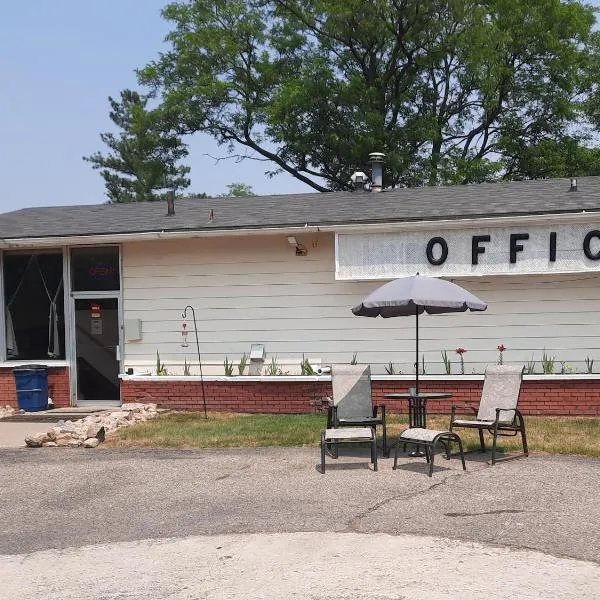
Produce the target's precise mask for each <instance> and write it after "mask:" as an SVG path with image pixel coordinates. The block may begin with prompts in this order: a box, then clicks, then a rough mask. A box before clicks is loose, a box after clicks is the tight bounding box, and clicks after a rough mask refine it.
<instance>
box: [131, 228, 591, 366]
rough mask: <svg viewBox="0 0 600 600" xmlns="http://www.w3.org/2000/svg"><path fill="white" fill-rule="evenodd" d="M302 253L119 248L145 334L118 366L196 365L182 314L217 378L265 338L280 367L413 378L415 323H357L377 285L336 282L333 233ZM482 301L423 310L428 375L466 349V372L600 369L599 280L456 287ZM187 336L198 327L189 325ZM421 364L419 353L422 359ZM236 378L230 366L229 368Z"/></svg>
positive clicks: (221, 243) (491, 280) (185, 244)
mask: <svg viewBox="0 0 600 600" xmlns="http://www.w3.org/2000/svg"><path fill="white" fill-rule="evenodd" d="M296 237H297V238H298V241H299V242H301V243H302V244H303V245H304V246H306V248H307V249H308V255H307V256H305V257H300V256H295V253H294V248H293V247H292V246H290V245H289V244H288V242H287V240H286V237H285V236H284V235H281V236H260V235H257V236H247V237H244V238H238V237H228V238H197V239H189V240H182V241H172V240H169V241H156V242H136V243H128V244H124V246H123V303H124V305H123V307H124V318H125V319H126V320H127V319H140V320H141V321H142V332H143V333H142V339H141V340H140V341H134V342H129V341H126V342H125V360H124V367H125V368H127V367H133V368H134V369H135V370H136V372H138V371H140V370H144V369H153V368H154V365H155V362H156V351H157V350H158V351H159V353H160V358H161V361H162V362H163V363H165V365H166V366H167V369H168V370H169V372H172V373H177V372H180V371H181V368H182V365H183V361H184V357H185V358H186V359H187V361H188V362H192V363H193V362H194V361H195V360H196V358H195V356H196V352H195V350H196V348H195V338H194V333H193V331H191V333H190V335H189V336H188V343H189V347H188V348H182V347H181V323H182V318H181V313H182V311H183V309H184V307H185V306H186V305H187V304H191V305H192V306H193V307H194V308H195V309H196V318H197V321H198V333H199V340H200V350H201V352H202V358H203V361H204V362H205V363H206V372H207V373H211V374H215V375H217V374H223V360H224V358H225V356H226V355H227V356H228V357H229V360H233V361H234V362H235V363H237V361H238V360H239V358H240V356H241V355H242V354H243V353H244V352H245V353H247V354H248V353H249V351H250V345H251V344H252V343H264V344H265V347H266V351H267V360H266V362H267V363H268V362H269V361H270V360H271V358H272V357H273V356H277V361H278V362H279V363H280V364H281V365H282V367H283V370H284V371H289V372H290V374H293V373H295V372H297V371H298V369H299V363H300V360H301V358H302V354H304V355H305V356H306V357H309V358H310V359H313V360H315V361H316V362H320V363H321V364H331V363H336V362H342V363H347V362H350V360H351V359H352V356H353V354H354V353H355V352H356V353H357V355H358V361H359V362H361V363H370V364H371V365H373V371H374V373H384V372H385V371H384V366H385V365H387V364H388V363H389V362H390V361H391V362H393V364H394V366H395V368H396V369H398V368H400V369H401V370H402V372H403V373H405V374H406V373H410V372H412V371H413V367H412V364H413V362H414V334H415V319H414V318H413V317H408V318H406V317H405V318H395V319H387V320H385V319H379V318H378V319H369V318H365V317H355V316H354V315H352V313H351V312H350V308H351V307H352V306H353V305H355V304H356V303H358V302H359V301H360V300H361V299H362V298H363V297H364V296H366V295H367V294H368V293H369V292H371V291H372V290H373V289H375V288H376V287H377V286H378V285H379V284H380V282H376V281H368V282H351V281H336V280H335V257H334V236H333V234H318V235H315V234H306V235H301V234H299V235H297V236H296ZM456 281H457V283H459V285H462V286H464V287H466V288H467V289H468V290H470V291H471V292H473V293H474V294H475V295H477V296H479V297H480V298H482V299H483V300H486V301H487V302H488V303H489V308H488V310H487V311H486V312H484V313H462V314H455V315H436V316H430V315H423V316H422V317H420V319H419V321H420V340H421V342H420V347H421V352H422V354H424V355H425V369H426V372H427V374H435V373H443V372H444V368H443V363H442V359H441V354H440V353H441V351H442V350H447V351H448V355H449V357H450V358H451V360H452V362H453V363H454V367H453V372H457V369H458V366H457V365H458V356H457V355H456V354H455V352H454V349H455V348H457V347H459V346H462V347H464V348H466V349H467V353H466V354H465V355H464V358H465V373H467V374H469V373H472V372H473V371H475V372H482V371H483V368H484V365H485V364H488V363H495V362H496V361H497V359H498V351H497V346H498V345H499V344H504V345H505V346H506V348H507V349H506V352H505V354H504V359H505V362H507V363H511V362H520V363H525V362H528V361H530V360H531V359H532V357H533V359H534V360H535V361H537V362H538V365H537V371H538V372H540V371H541V367H540V365H539V361H540V359H541V356H542V352H543V351H544V350H545V351H546V352H547V353H548V354H549V355H552V356H555V358H556V361H557V365H556V368H557V370H559V369H560V364H559V361H565V363H567V364H568V365H571V366H572V367H573V368H574V369H577V370H578V371H579V372H584V371H585V364H584V361H585V358H586V356H590V357H591V358H595V359H596V364H595V370H597V369H600V276H598V275H596V274H591V273H582V274H577V275H548V276H543V275H535V276H533V275H531V276H518V277H516V276H514V277H504V276H490V277H485V278H469V279H460V280H456ZM187 323H188V330H193V324H192V321H191V318H189V319H188V321H187ZM419 360H421V358H420V359H419ZM235 372H237V369H236V370H235Z"/></svg>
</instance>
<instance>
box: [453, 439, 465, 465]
mask: <svg viewBox="0 0 600 600" xmlns="http://www.w3.org/2000/svg"><path fill="white" fill-rule="evenodd" d="M454 435H455V437H454V440H455V441H456V442H457V443H458V451H459V452H460V460H461V461H462V468H463V471H466V470H467V465H465V453H464V452H463V445H462V440H461V439H460V437H459V436H458V435H456V434H454Z"/></svg>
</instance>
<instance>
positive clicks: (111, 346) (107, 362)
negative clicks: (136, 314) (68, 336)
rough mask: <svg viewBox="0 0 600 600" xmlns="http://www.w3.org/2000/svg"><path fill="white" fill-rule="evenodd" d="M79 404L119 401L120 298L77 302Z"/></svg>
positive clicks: (76, 343) (76, 337) (83, 299)
mask: <svg viewBox="0 0 600 600" xmlns="http://www.w3.org/2000/svg"><path fill="white" fill-rule="evenodd" d="M75 351H76V365H77V404H78V405H81V404H90V403H98V402H111V403H119V402H120V388H119V359H120V356H119V301H118V298H97V299H93V298H92V299H90V298H76V299H75Z"/></svg>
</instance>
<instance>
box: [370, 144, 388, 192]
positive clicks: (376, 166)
mask: <svg viewBox="0 0 600 600" xmlns="http://www.w3.org/2000/svg"><path fill="white" fill-rule="evenodd" d="M384 158H385V154H384V153H383V152H371V154H369V162H370V163H371V172H372V177H371V180H372V181H373V191H374V192H381V191H382V190H383V159H384Z"/></svg>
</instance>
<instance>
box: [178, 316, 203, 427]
mask: <svg viewBox="0 0 600 600" xmlns="http://www.w3.org/2000/svg"><path fill="white" fill-rule="evenodd" d="M188 308H189V309H190V310H191V311H192V319H193V320H194V332H195V333H196V350H198V364H199V365H200V387H201V388H202V404H203V406H204V418H205V419H208V415H207V414H206V394H205V393H204V377H203V376H202V358H201V356H200V342H199V341H198V325H197V324H196V312H195V311H194V307H193V306H190V305H189V304H188V305H187V306H186V307H185V308H184V309H183V312H182V313H181V316H182V318H183V319H185V318H186V317H187V311H188Z"/></svg>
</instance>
